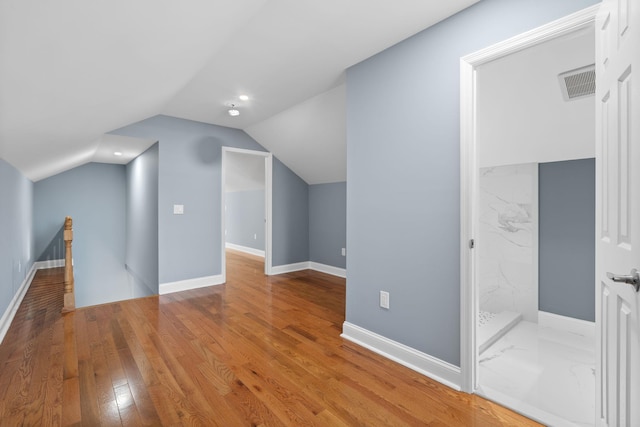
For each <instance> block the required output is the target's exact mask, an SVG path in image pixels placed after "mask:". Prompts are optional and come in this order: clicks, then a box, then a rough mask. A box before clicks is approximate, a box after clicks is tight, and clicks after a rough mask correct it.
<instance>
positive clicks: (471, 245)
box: [469, 239, 476, 249]
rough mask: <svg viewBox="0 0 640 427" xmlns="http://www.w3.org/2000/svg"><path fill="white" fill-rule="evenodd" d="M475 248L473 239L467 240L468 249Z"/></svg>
mask: <svg viewBox="0 0 640 427" xmlns="http://www.w3.org/2000/svg"><path fill="white" fill-rule="evenodd" d="M475 247H476V241H475V240H474V239H471V240H469V249H473V248H475Z"/></svg>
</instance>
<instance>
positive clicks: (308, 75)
mask: <svg viewBox="0 0 640 427" xmlns="http://www.w3.org/2000/svg"><path fill="white" fill-rule="evenodd" d="M475 1H477V0H452V1H447V2H443V1H435V0H431V1H426V0H375V1H371V0H349V1H345V0H324V1H317V0H269V1H267V0H243V1H223V0H182V1H174V0H136V1H130V0H109V1H107V0H95V1H83V0H58V1H55V2H52V1H46V0H2V1H1V2H0V157H2V158H3V159H5V160H6V161H8V162H9V163H11V164H13V165H14V166H15V167H17V168H18V169H19V170H21V171H22V172H23V173H24V174H25V175H26V176H27V177H29V178H31V179H32V180H39V179H42V178H45V177H47V176H51V175H53V174H55V173H58V172H61V171H63V170H66V169H69V168H71V167H74V166H77V165H79V164H82V163H85V162H89V161H92V159H94V156H95V154H96V152H97V151H98V149H99V147H102V149H106V150H107V151H108V149H109V147H110V146H109V145H108V144H109V142H110V141H111V140H109V139H106V140H105V139H103V138H102V137H103V135H104V134H105V133H107V132H109V131H110V130H113V129H116V128H119V127H122V126H125V125H127V124H130V123H133V122H136V121H139V120H142V119H144V118H147V117H150V116H153V115H156V114H167V115H172V116H176V117H182V118H187V119H191V120H197V121H202V122H206V123H212V124H217V125H222V126H230V127H234V128H239V129H246V130H247V131H248V132H249V133H250V134H251V135H252V136H253V137H254V138H255V139H256V140H257V141H258V142H259V143H261V144H262V145H263V146H265V147H266V148H267V149H269V150H271V151H272V152H273V153H274V154H275V155H276V156H278V157H279V158H281V159H283V161H284V162H285V163H286V164H287V165H288V166H289V167H290V168H292V169H293V170H294V171H296V173H298V174H299V175H300V176H301V177H302V178H303V179H305V180H306V181H307V182H308V183H311V184H313V183H319V182H332V181H339V180H343V179H344V178H345V177H344V151H345V135H344V115H343V116H342V118H341V119H335V117H336V116H337V114H338V112H344V95H343V93H344V88H340V85H341V83H343V78H344V77H343V73H344V70H345V69H346V68H347V67H349V66H351V65H353V64H355V63H357V62H360V61H362V60H364V59H366V58H367V57H369V56H371V55H373V54H375V53H377V52H379V51H381V50H383V49H385V48H387V47H389V46H391V45H393V44H395V43H397V42H399V41H401V40H403V39H405V38H407V37H408V36H410V35H412V34H415V33H416V32H419V31H420V30H422V29H424V28H426V27H428V26H430V25H432V24H434V23H436V22H438V21H440V20H442V19H444V18H446V17H448V16H450V15H451V14H453V13H455V12H457V11H459V10H461V9H463V8H465V7H467V6H469V5H471V4H473V3H475ZM241 93H244V94H247V95H249V97H250V99H249V101H246V102H242V101H239V100H238V95H240V94H241ZM231 103H234V104H236V105H238V109H239V110H240V111H241V115H240V116H239V117H235V118H233V117H230V116H228V114H227V113H226V110H227V109H228V107H227V105H229V104H231ZM334 119H335V120H334ZM292 121H295V123H294V122H292ZM300 122H304V123H306V124H307V126H302V125H301V124H300ZM318 129H324V131H323V132H322V135H318V133H317V132H316V131H317V130H318ZM329 139H330V141H329ZM148 143H151V142H149V141H147V144H148ZM105 144H106V147H107V148H105ZM318 144H323V145H321V146H322V147H324V148H323V150H324V151H323V153H325V154H326V155H325V156H323V158H322V160H320V159H319V158H318V157H316V158H313V156H314V153H317V151H318V149H317V145H318ZM142 145H144V144H142ZM304 147H307V148H308V149H305V148H304ZM321 162H326V163H327V164H326V167H325V166H323V165H321V164H320V163H321ZM340 162H341V163H342V164H343V165H342V166H341V167H336V166H335V165H333V166H332V165H331V164H330V163H335V164H337V163H340Z"/></svg>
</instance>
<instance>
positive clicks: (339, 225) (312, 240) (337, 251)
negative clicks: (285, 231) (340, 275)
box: [309, 182, 347, 268]
mask: <svg viewBox="0 0 640 427" xmlns="http://www.w3.org/2000/svg"><path fill="white" fill-rule="evenodd" d="M346 246H347V183H346V182H336V183H332V184H316V185H310V186H309V260H310V261H313V262H318V263H320V264H326V265H330V266H333V267H339V268H346V266H347V259H346V257H344V256H342V248H346Z"/></svg>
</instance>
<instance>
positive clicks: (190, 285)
mask: <svg viewBox="0 0 640 427" xmlns="http://www.w3.org/2000/svg"><path fill="white" fill-rule="evenodd" d="M223 283H224V278H223V276H222V275H221V274H218V275H216V276H205V277H196V278H195V279H187V280H179V281H177V282H167V283H160V287H159V289H158V293H159V294H160V295H165V294H170V293H172V292H180V291H188V290H190V289H198V288H204V287H206V286H215V285H221V284H223Z"/></svg>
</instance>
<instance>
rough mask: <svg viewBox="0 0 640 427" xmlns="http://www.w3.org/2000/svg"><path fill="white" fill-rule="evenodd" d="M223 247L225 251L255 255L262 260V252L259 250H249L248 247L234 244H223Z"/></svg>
mask: <svg viewBox="0 0 640 427" xmlns="http://www.w3.org/2000/svg"><path fill="white" fill-rule="evenodd" d="M224 247H225V248H227V249H233V250H236V251H239V252H244V253H246V254H250V255H255V256H259V257H262V258H264V251H262V250H260V249H254V248H250V247H248V246H241V245H236V244H235V243H229V242H225V244H224Z"/></svg>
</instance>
